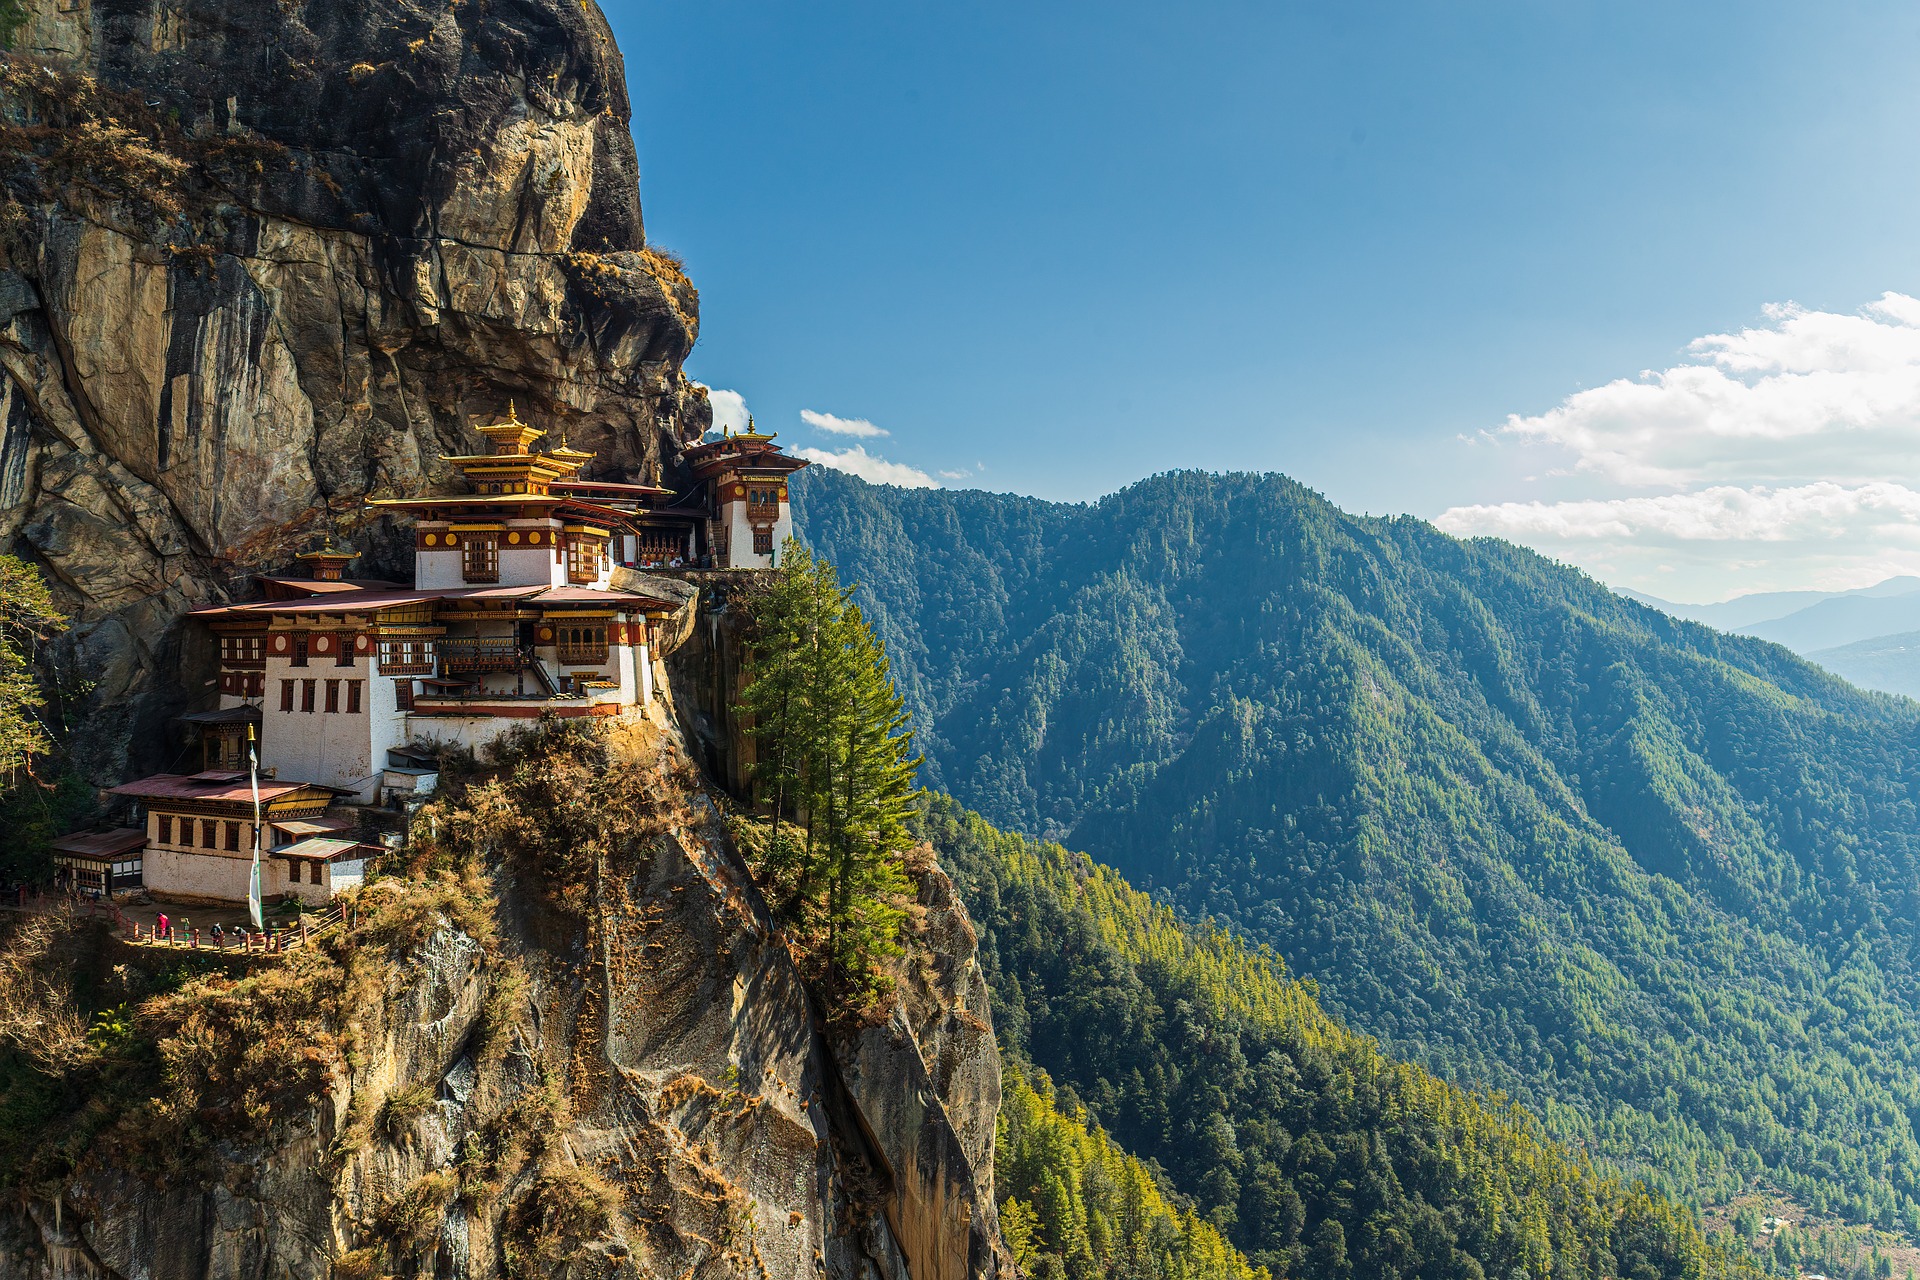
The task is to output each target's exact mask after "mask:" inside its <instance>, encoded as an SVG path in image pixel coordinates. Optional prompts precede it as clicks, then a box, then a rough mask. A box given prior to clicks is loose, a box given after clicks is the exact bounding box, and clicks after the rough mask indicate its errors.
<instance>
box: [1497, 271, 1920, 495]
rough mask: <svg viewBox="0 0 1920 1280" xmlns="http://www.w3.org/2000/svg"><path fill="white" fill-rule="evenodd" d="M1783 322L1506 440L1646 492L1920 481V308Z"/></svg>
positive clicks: (1881, 306)
mask: <svg viewBox="0 0 1920 1280" xmlns="http://www.w3.org/2000/svg"><path fill="white" fill-rule="evenodd" d="M1766 315H1767V318H1768V319H1769V320H1770V321H1771V322H1772V323H1771V325H1770V326H1768V327H1763V328H1751V329H1742V330H1741V331H1739V332H1738V333H1717V334H1709V335H1707V336H1706V337H1704V338H1697V339H1695V340H1694V341H1693V343H1692V344H1690V348H1689V349H1690V350H1691V352H1692V353H1693V355H1694V357H1695V358H1694V360H1693V361H1692V362H1691V363H1688V364H1682V365H1677V366H1675V367H1673V368H1670V369H1662V370H1659V371H1649V372H1646V373H1643V374H1641V375H1640V377H1639V378H1637V379H1630V378H1619V379H1616V380H1614V381H1612V382H1609V383H1607V384H1606V385H1605V386H1601V387H1595V388H1593V389H1592V390H1589V391H1581V392H1578V393H1576V394H1574V395H1571V396H1568V397H1567V398H1566V399H1565V400H1563V401H1562V402H1561V403H1560V404H1559V405H1558V406H1557V407H1555V408H1553V409H1551V410H1549V411H1548V412H1546V413H1543V414H1539V415H1537V416H1533V417H1523V416H1521V415H1518V414H1516V415H1514V416H1512V417H1510V418H1508V419H1507V422H1506V425H1505V426H1503V427H1501V428H1500V429H1499V430H1498V431H1497V432H1495V433H1494V434H1495V435H1496V436H1498V437H1502V438H1505V439H1510V440H1514V441H1518V442H1521V443H1525V444H1531V445H1547V446H1552V447H1555V448H1557V449H1561V450H1564V451H1565V452H1566V453H1567V454H1570V455H1571V457H1572V461H1573V467H1574V469H1575V470H1576V471H1577V472H1585V473H1590V474H1592V475H1594V476H1596V477H1599V478H1603V479H1606V480H1611V481H1614V482H1616V483H1618V484H1623V485H1633V486H1654V485H1659V486H1675V487H1678V486H1687V485H1693V484H1699V483H1703V482H1706V483H1721V484H1724V483H1728V482H1731V481H1741V480H1746V481H1775V482H1777V481H1783V480H1812V479H1826V480H1836V481H1842V482H1846V481H1864V480H1874V479H1883V478H1885V477H1886V476H1888V475H1889V474H1906V475H1911V474H1912V473H1913V472H1914V471H1915V462H1916V456H1915V446H1916V445H1920V300H1916V299H1914V298H1910V297H1908V296H1906V295H1905V294H1899V293H1888V294H1884V295H1882V296H1881V298H1880V299H1879V301H1877V302H1874V303H1872V304H1870V305H1869V306H1867V307H1865V308H1863V309H1862V310H1861V312H1860V313H1859V314H1857V315H1840V314H1837V313H1834V312H1828V311H1809V310H1806V309H1805V308H1802V307H1798V306H1794V305H1792V304H1786V305H1780V306H1773V307H1769V308H1767V311H1766Z"/></svg>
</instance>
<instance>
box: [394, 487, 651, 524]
mask: <svg viewBox="0 0 1920 1280" xmlns="http://www.w3.org/2000/svg"><path fill="white" fill-rule="evenodd" d="M367 505H368V506H370V507H386V508H389V509H390V510H394V511H431V510H433V509H434V508H436V507H558V508H561V509H562V510H563V512H564V513H565V514H570V515H578V516H581V517H584V518H585V519H588V520H594V521H604V522H606V523H609V524H616V525H618V524H625V523H626V522H627V521H628V519H629V518H631V517H632V515H633V513H632V512H630V511H622V510H620V509H619V508H618V507H608V506H602V505H601V504H600V503H597V502H586V501H583V500H581V499H579V498H575V497H572V496H570V495H565V494H552V495H549V494H539V493H471V494H467V493H452V494H443V495H441V496H439V497H435V498H370V499H368V500H367Z"/></svg>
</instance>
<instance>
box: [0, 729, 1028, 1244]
mask: <svg viewBox="0 0 1920 1280" xmlns="http://www.w3.org/2000/svg"><path fill="white" fill-rule="evenodd" d="M635 744H638V750H636V749H635ZM627 746H628V754H629V756H630V757H631V756H633V755H635V754H638V751H650V750H653V749H654V748H655V746H656V740H655V739H654V738H652V737H651V736H650V735H649V734H648V733H647V732H646V731H645V730H640V731H636V732H635V733H634V735H633V736H632V737H630V738H629V739H628V743H627ZM658 750H659V752H660V755H659V756H658V757H657V759H658V760H659V761H660V762H661V763H662V764H663V765H664V766H665V767H663V768H661V769H660V770H659V772H658V773H657V775H656V776H657V777H658V778H659V779H660V787H663V788H665V789H666V791H665V793H664V794H663V793H662V792H661V791H659V790H657V789H656V790H653V791H650V792H647V793H645V795H644V796H643V797H642V798H643V799H644V801H645V803H647V804H648V805H649V806H651V807H653V808H654V809H656V810H657V811H658V812H659V813H660V814H662V815H663V817H662V819H661V824H660V829H659V830H658V832H657V833H656V834H655V835H653V836H651V837H649V838H648V839H647V840H646V842H645V847H644V848H638V849H632V850H628V852H627V853H626V854H621V853H604V852H603V853H602V854H601V855H598V856H597V859H596V863H597V866H598V871H597V872H596V873H595V874H594V875H592V876H590V877H589V878H588V883H587V884H582V885H574V886H570V887H569V889H568V890H567V892H566V893H565V894H564V895H563V896H565V898H566V899H567V901H569V902H571V903H572V904H573V906H571V907H556V906H555V905H554V899H553V898H552V897H551V895H549V894H548V893H547V892H546V891H545V890H544V889H543V888H542V887H541V886H540V885H539V884H536V883H534V882H533V880H532V879H529V878H527V877H530V876H532V877H535V878H537V871H530V870H529V869H528V868H526V867H524V866H521V865H520V864H517V863H515V862H514V860H513V859H512V858H508V859H507V860H506V861H505V862H503V863H496V864H494V867H495V870H494V873H493V884H492V887H491V889H490V890H489V891H488V893H487V894H486V895H485V901H487V902H489V903H491V904H492V905H491V906H490V907H489V908H488V919H489V920H490V921H491V923H489V924H486V925H485V926H484V927H479V926H476V924H475V922H474V919H473V917H472V914H471V911H470V910H468V911H464V912H463V911H462V910H461V909H460V908H458V907H453V906H448V905H445V903H444V901H443V900H442V899H443V898H444V895H445V892H446V891H445V890H444V888H436V887H435V884H434V882H433V881H431V879H428V880H424V881H422V880H414V881H408V880H405V879H395V880H387V881H381V882H378V883H377V884H376V885H374V886H373V887H371V888H370V889H369V890H368V891H367V893H369V894H371V895H374V896H373V897H370V898H365V899H363V901H362V907H361V910H362V913H363V915H365V916H368V917H370V918H371V919H372V921H373V923H372V924H371V925H369V926H366V927H365V930H364V935H363V938H362V941H361V942H360V943H359V944H358V945H359V947H360V948H361V949H360V951H358V952H357V954H359V955H360V956H361V958H362V960H363V961H364V959H365V955H366V952H365V948H370V947H374V946H377V945H380V944H379V943H378V939H379V938H380V937H382V936H390V935H393V934H395V933H397V932H398V933H410V934H411V940H403V941H401V942H399V943H397V944H390V945H393V946H395V947H396V950H395V952H394V954H393V956H392V958H391V959H390V960H389V961H388V962H387V963H386V964H385V966H384V967H381V968H378V969H373V968H367V967H366V966H364V965H363V967H362V970H361V972H362V974H363V977H362V979H360V980H361V981H365V979H364V974H365V973H369V972H371V973H377V974H381V975H384V977H383V980H382V983H381V985H380V986H379V987H378V989H377V990H375V991H373V992H372V993H371V998H370V999H363V1000H359V1001H355V1000H352V999H344V1000H342V1001H341V1004H340V1007H341V1008H342V1009H344V1010H346V1011H347V1017H348V1020H349V1021H350V1022H351V1024H352V1025H351V1026H350V1027H343V1028H340V1029H339V1030H340V1035H341V1037H342V1043H350V1044H351V1045H352V1046H353V1048H352V1049H351V1051H350V1052H347V1053H344V1054H342V1055H341V1056H340V1058H339V1060H338V1063H337V1065H336V1067H335V1068H334V1072H333V1076H332V1077H331V1079H330V1081H329V1082H328V1084H327V1085H326V1087H325V1088H324V1090H323V1091H322V1096H319V1097H317V1098H315V1099H314V1100H313V1101H312V1102H311V1103H310V1105H307V1106H303V1107H301V1108H299V1109H295V1110H289V1111H287V1112H285V1113H282V1114H276V1115H273V1116H272V1117H271V1118H270V1119H269V1120H268V1121H267V1122H266V1125H265V1127H264V1128H262V1129H259V1130H257V1131H255V1132H253V1133H252V1134H251V1135H250V1136H248V1137H247V1138H245V1139H244V1140H240V1139H235V1138H232V1137H229V1138H228V1139H227V1140H226V1141H224V1142H222V1143H221V1144H219V1145H218V1146H217V1147H216V1149H215V1150H214V1151H213V1153H212V1154H211V1157H210V1158H207V1159H204V1160H202V1161H200V1162H198V1163H188V1164H187V1165H186V1166H185V1169H184V1171H182V1170H181V1169H180V1168H174V1169H172V1170H165V1169H160V1170H159V1171H156V1170H155V1169H154V1168H149V1169H146V1170H143V1171H140V1172H134V1171H131V1170H130V1169H129V1168H128V1167H127V1162H126V1161H124V1160H122V1159H120V1158H118V1157H117V1156H116V1155H114V1154H111V1153H110V1151H108V1150H101V1151H98V1152H97V1153H96V1154H95V1155H92V1156H90V1157H87V1158H84V1159H83V1160H82V1161H81V1162H80V1164H79V1165H78V1167H77V1168H76V1169H75V1171H73V1172H72V1173H71V1174H69V1175H68V1176H66V1177H64V1178H63V1179H62V1180H61V1181H60V1182H59V1183H58V1184H57V1185H46V1184H44V1183H43V1184H41V1185H37V1186H30V1187H16V1188H14V1189H13V1191H14V1198H13V1199H12V1200H11V1201H10V1202H8V1203H9V1204H10V1205H11V1207H5V1206H0V1280H296V1278H297V1280H314V1278H316V1277H329V1276H334V1277H340V1278H341V1280H368V1278H369V1277H372V1276H383V1275H391V1276H399V1277H404V1278H407V1280H413V1278H415V1277H424V1276H428V1275H431V1276H434V1277H440V1278H441V1280H531V1278H532V1277H545V1278H553V1280H558V1278H559V1277H582V1278H584V1277H588V1276H595V1277H607V1278H611V1277H615V1276H620V1275H632V1276H639V1277H689V1278H691V1280H715V1278H718V1277H739V1278H741V1280H748V1278H751V1280H813V1278H815V1277H821V1276H826V1277H831V1278H832V1280H1015V1277H1016V1274H1017V1273H1016V1271H1015V1269H1014V1267H1013V1265H1012V1263H1011V1261H1010V1259H1009V1258H1008V1256H1007V1254H1006V1251H1005V1249H1004V1246H1002V1244H1001V1243H1000V1240H999V1234H998V1226H997V1220H996V1216H995V1211H994V1203H993V1191H992V1188H993V1135H994V1116H995V1112H996V1111H997V1108H998V1103H999V1071H1000V1065H999V1054H998V1051H997V1050H996V1048H995V1045H994V1041H993V1034H992V1031H991V1029H990V1027H989V1026H988V1024H987V1023H986V1021H985V1004H984V997H985V992H984V988H983V987H982V986H981V983H980V976H979V972H978V967H977V965H976V963H975V959H974V952H973V935H972V930H971V928H970V926H969V925H968V924H967V922H966V917H965V912H964V910H963V909H962V908H961V907H960V906H959V905H958V904H957V902H956V901H955V900H954V897H953V892H952V886H951V885H950V884H949V883H948V882H947V880H946V877H945V876H944V875H943V874H942V873H941V872H940V871H939V870H938V869H937V868H935V867H933V866H932V865H931V863H930V862H922V864H921V865H920V866H919V867H918V868H917V870H916V879H917V881H918V884H919V886H920V899H919V910H918V912H917V914H916V926H915V932H914V934H913V936H912V937H911V938H910V943H911V945H910V946H909V947H908V949H907V954H906V956H905V957H903V959H902V960H901V961H900V962H899V967H898V973H897V977H898V979H899V992H900V998H899V1000H898V1001H897V1006H896V1008H895V1011H894V1013H893V1016H892V1018H891V1020H890V1021H888V1022H886V1023H884V1024H883V1025H881V1026H878V1027H873V1028H869V1029H867V1030H864V1031H859V1032H849V1031H845V1030H838V1031H835V1030H829V1028H828V1024H827V1023H826V1021H825V1020H824V1019H823V1017H822V1014H821V1010H820V1009H819V1007H818V1005H817V1003H816V1000H815V998H814V996H813V995H812V994H811V992H810V991H809V988H808V986H807V984H806V983H805V982H804V981H803V980H802V979H801V977H800V975H799V974H798V972H797V971H796V969H795V968H794V965H793V964H792V962H791V961H790V959H789V958H788V955H787V953H786V951H785V950H784V948H783V946H782V945H781V943H780V941H779V938H778V935H777V934H776V933H775V931H774V930H772V929H771V928H770V927H769V922H768V920H767V918H766V916H765V914H764V907H763V906H762V904H761V903H760V901H759V899H758V897H757V894H756V893H755V892H754V889H753V885H752V883H751V881H750V879H749V878H748V877H747V875H746V872H745V868H744V866H743V864H741V863H740V862H739V860H738V855H737V853H736V852H735V851H734V849H733V848H732V846H731V845H730V843H729V841H728V838H727V834H726V828H725V826H724V824H723V823H722V822H721V820H720V818H719V815H718V813H717V811H716V810H715V809H714V807H713V806H712V804H711V803H710V802H709V801H708V800H707V799H706V798H705V796H704V795H702V794H700V793H698V792H692V791H683V790H680V789H679V784H678V783H677V782H676V781H675V779H681V778H685V777H687V776H688V775H687V773H686V771H685V768H684V757H682V756H680V755H679V752H678V748H677V746H675V744H674V743H673V742H672V741H671V740H667V741H664V742H662V743H658ZM441 817H442V819H443V820H449V821H450V820H451V819H450V818H448V817H447V814H446V813H442V815H441ZM629 855H630V856H629ZM575 889H578V890H580V892H574V890H575ZM435 894H440V895H441V897H440V898H436V897H434V896H433V895H435ZM423 895H424V896H423ZM383 901H384V902H385V903H386V905H385V907H382V906H381V905H380V904H381V903H382V902H383ZM410 903H413V904H415V905H411V906H410V905H409V904H410ZM576 908H577V910H576ZM382 912H384V913H385V914H382ZM409 920H412V921H416V922H417V923H415V924H412V925H407V924H406V923H405V922H406V921H409ZM396 922H397V923H396ZM496 931H497V932H496ZM476 933H481V934H489V935H494V936H491V937H488V938H484V939H483V938H477V937H476V936H474V935H475V934H476ZM930 946H937V947H939V948H940V950H939V951H938V952H937V953H934V952H930V951H928V950H927V948H928V947H930ZM347 981H348V983H349V985H351V982H352V981H353V979H348V980H347Z"/></svg>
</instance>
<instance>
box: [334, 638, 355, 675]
mask: <svg viewBox="0 0 1920 1280" xmlns="http://www.w3.org/2000/svg"><path fill="white" fill-rule="evenodd" d="M333 644H334V648H333V665H334V666H336V667H350V666H352V665H353V632H351V631H342V632H341V633H340V634H339V635H337V636H335V637H334V638H333Z"/></svg>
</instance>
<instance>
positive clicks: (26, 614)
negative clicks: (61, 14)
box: [0, 0, 67, 775]
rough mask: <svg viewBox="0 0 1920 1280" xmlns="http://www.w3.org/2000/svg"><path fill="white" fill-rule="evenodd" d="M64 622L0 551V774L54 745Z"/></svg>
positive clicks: (35, 574)
mask: <svg viewBox="0 0 1920 1280" xmlns="http://www.w3.org/2000/svg"><path fill="white" fill-rule="evenodd" d="M5 2H6V0H0V5H4V4H5ZM5 22H6V10H5V9H4V8H0V35H5V34H7V32H6V30H5ZM66 625H67V619H66V617H65V616H64V615H63V614H62V613H61V612H60V611H59V610H58V609H57V608H55V607H54V603H53V594H52V592H50V591H49V590H48V589H47V583H46V579H44V578H42V577H41V576H40V573H39V571H38V570H36V569H35V568H34V567H33V566H32V565H30V564H28V563H26V562H25V561H24V560H20V559H17V558H15V557H13V556H8V555H0V775H7V774H11V773H13V772H14V771H15V770H16V769H22V768H26V767H29V766H30V765H31V764H32V762H33V758H34V757H35V756H37V755H42V754H44V753H45V752H47V751H48V750H50V749H51V747H52V745H53V744H52V740H51V739H50V738H49V737H48V735H47V731H46V727H45V725H44V724H43V723H42V722H41V716H40V713H41V711H42V710H43V709H44V708H45V707H46V704H47V700H46V696H45V694H43V693H42V691H41V688H40V680H39V677H38V676H37V675H36V674H35V672H34V668H33V662H34V658H35V656H36V654H37V653H38V651H39V647H40V645H41V644H42V643H44V642H45V641H46V640H48V639H50V638H51V637H52V636H53V635H54V634H55V633H57V632H59V631H60V630H62V629H64V628H65V627H66Z"/></svg>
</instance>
